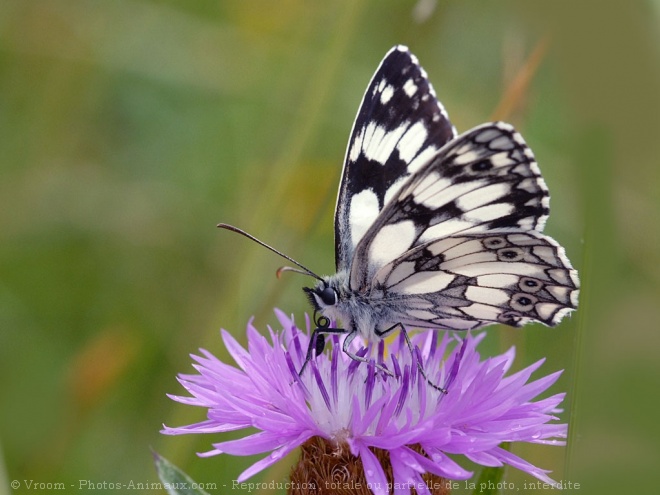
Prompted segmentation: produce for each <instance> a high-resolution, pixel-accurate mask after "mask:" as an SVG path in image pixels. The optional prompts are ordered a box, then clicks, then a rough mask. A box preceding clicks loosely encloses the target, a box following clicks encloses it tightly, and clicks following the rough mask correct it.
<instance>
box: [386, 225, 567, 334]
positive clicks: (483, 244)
mask: <svg viewBox="0 0 660 495" xmlns="http://www.w3.org/2000/svg"><path fill="white" fill-rule="evenodd" d="M373 286H374V287H375V288H377V292H378V293H380V294H382V297H383V299H387V300H389V301H396V303H395V304H394V307H396V308H400V309H399V310H398V311H399V315H398V316H399V317H400V318H399V319H401V320H402V323H404V324H408V325H410V326H418V327H420V326H421V327H434V328H450V329H455V330H467V329H472V328H477V327H480V326H483V325H486V324H490V323H504V324H507V325H512V326H521V325H523V324H525V323H527V322H529V321H539V322H541V323H544V324H546V325H549V326H554V325H556V324H557V323H559V321H560V320H561V319H562V317H563V316H564V315H565V314H566V313H568V312H570V311H572V310H574V309H575V308H576V307H577V297H578V278H577V272H576V271H575V270H573V268H572V267H571V264H570V262H569V260H568V258H567V257H566V255H565V253H564V250H563V248H562V247H561V246H559V245H558V244H557V243H556V242H555V241H554V240H553V239H551V238H550V237H547V236H545V235H543V234H541V233H538V232H534V231H530V232H511V233H499V234H497V233H487V234H475V235H467V236H455V237H447V238H443V239H440V240H435V241H431V242H428V243H426V244H423V245H420V246H418V247H417V248H415V249H413V250H411V251H409V252H407V253H405V254H404V255H403V256H402V257H400V258H399V259H397V260H395V261H393V262H391V263H388V264H387V265H386V266H384V267H382V268H381V269H380V270H379V271H378V273H377V275H376V277H375V279H374V281H373Z"/></svg>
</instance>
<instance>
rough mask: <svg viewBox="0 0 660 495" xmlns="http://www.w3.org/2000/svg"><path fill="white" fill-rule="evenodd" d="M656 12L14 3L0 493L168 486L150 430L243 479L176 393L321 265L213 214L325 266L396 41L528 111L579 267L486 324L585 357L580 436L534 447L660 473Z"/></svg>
mask: <svg viewBox="0 0 660 495" xmlns="http://www.w3.org/2000/svg"><path fill="white" fill-rule="evenodd" d="M659 21H660V2H658V1H650V0H649V1H629V2H613V1H611V2H610V1H608V2H603V1H600V2H595V1H584V2H569V1H561V2H547V1H546V2H540V1H525V2H524V1H501V2H482V1H478V0H467V1H462V2H458V1H453V2H451V1H438V2H436V1H434V0H419V1H417V0H411V1H401V0H387V1H382V0H371V1H368V0H341V1H335V2H321V1H302V0H286V1H280V2H272V1H266V0H259V1H218V0H207V1H197V2H186V1H184V0H160V1H157V0H152V1H148V0H144V1H128V0H116V1H92V0H68V1H65V0H41V1H39V0H31V1H30V0H3V1H2V3H0V401H1V402H0V404H1V406H0V428H1V429H0V444H1V450H2V457H3V462H2V463H1V464H0V466H4V468H0V493H12V490H11V488H9V483H10V481H11V480H14V479H18V480H20V481H21V485H22V487H21V488H19V489H18V490H17V491H16V492H17V493H28V492H29V491H30V490H27V489H26V487H25V483H24V481H23V480H34V481H36V482H41V483H54V482H64V483H65V484H66V486H67V489H68V490H69V491H76V492H77V491H80V490H78V489H77V487H78V486H79V480H85V481H90V482H93V483H102V482H104V481H105V482H108V483H110V482H119V483H124V484H126V483H129V482H130V481H131V480H132V481H133V482H134V483H144V482H149V481H156V480H157V477H156V474H155V471H154V469H153V465H152V459H151V453H150V450H149V449H150V447H151V448H153V449H155V450H156V451H158V452H159V453H161V454H162V455H164V456H165V457H167V458H169V459H170V460H172V461H173V462H175V463H176V464H178V465H179V466H181V467H182V468H184V469H185V470H187V471H188V472H189V473H190V474H191V475H192V476H193V477H194V478H195V479H197V480H198V481H200V482H217V483H218V488H217V489H216V490H211V492H212V493H232V491H231V489H230V488H231V482H232V480H233V479H235V478H236V477H237V475H238V474H239V473H240V472H242V471H243V469H245V468H246V467H247V466H248V465H249V464H251V463H252V462H254V461H255V460H256V459H258V457H255V458H238V459H237V458H231V457H225V456H219V457H214V458H209V459H198V458H197V457H196V455H195V452H198V451H205V450H207V449H208V448H209V447H210V443H211V442H212V441H219V440H224V439H228V438H231V435H214V436H185V437H167V436H163V435H161V434H160V433H159V429H160V427H161V424H162V423H166V424H168V425H171V426H176V425H182V424H188V423H191V422H195V421H199V420H201V419H203V418H204V414H203V411H198V410H195V409H193V408H190V407H187V406H184V405H181V404H178V403H174V402H173V401H171V400H169V399H168V398H167V397H166V396H165V394H166V393H177V394H182V393H183V390H182V389H181V387H180V386H179V385H178V383H177V382H176V380H175V376H176V374H177V373H180V372H190V371H191V370H192V368H191V366H190V358H189V357H188V354H189V353H191V352H195V351H196V350H197V349H198V348H199V347H205V348H207V349H209V350H211V351H213V352H214V353H216V354H217V355H219V356H222V357H223V358H226V352H225V350H224V348H223V346H222V343H221V340H220V338H219V334H218V329H219V328H220V327H223V328H226V329H228V330H230V331H231V332H232V333H233V334H234V335H235V336H237V337H238V338H240V339H243V338H244V328H245V324H246V322H247V320H248V318H249V317H250V316H252V315H256V322H257V325H258V326H259V327H260V328H263V329H264V331H265V328H266V324H268V323H270V324H274V323H275V322H276V320H275V318H274V316H273V314H272V308H273V307H275V306H277V307H280V308H282V309H284V310H285V311H287V312H293V313H295V314H296V315H297V316H298V318H301V317H302V314H303V312H304V311H305V310H306V309H307V308H306V301H305V299H304V297H303V295H302V293H301V292H300V286H301V285H303V284H305V283H308V282H309V281H308V280H304V279H302V278H300V277H298V276H295V275H291V276H286V277H283V278H282V279H281V280H277V279H276V278H275V275H274V272H275V269H276V268H277V267H278V266H280V265H281V260H280V259H278V258H277V257H275V256H274V255H272V254H271V253H269V252H267V251H265V250H264V249H262V248H260V247H258V246H256V245H254V244H252V243H249V242H248V241H247V240H245V239H243V238H241V237H239V236H237V235H235V234H232V233H230V232H226V231H219V230H217V229H216V228H215V225H216V223H218V222H220V221H223V222H228V223H233V224H235V225H238V226H241V227H243V228H245V229H247V230H249V231H250V232H252V233H254V234H255V235H258V236H259V237H260V238H262V239H263V240H265V241H267V242H269V243H271V244H272V245H274V246H277V247H278V248H279V249H281V250H283V251H284V252H286V253H288V254H290V255H291V256H293V257H295V258H296V259H298V260H300V261H301V262H302V263H304V264H306V265H307V266H309V267H310V268H311V269H313V270H315V271H317V272H322V273H328V272H331V271H332V270H333V259H334V258H333V252H332V250H333V242H332V236H333V233H332V230H331V227H332V214H333V211H332V210H333V208H334V200H335V195H336V187H337V184H338V180H339V173H340V169H341V161H342V159H343V154H344V150H345V146H346V140H347V138H348V134H349V131H350V128H351V124H352V121H353V118H354V116H355V113H356V111H357V108H358V104H359V102H360V99H361V97H362V94H363V91H364V89H365V88H366V85H367V83H368V81H369V79H370V77H371V75H372V73H373V71H374V70H375V68H376V67H377V65H378V63H379V61H380V59H381V58H382V56H383V55H384V54H385V52H386V51H387V50H388V49H389V48H390V47H391V46H393V45H395V44H398V43H403V44H407V45H409V46H410V47H411V49H412V51H413V52H414V53H415V54H416V55H417V56H418V57H419V59H420V60H421V63H422V65H423V66H424V67H425V68H426V70H427V72H428V73H429V75H430V78H431V80H432V82H433V84H434V85H435V88H436V91H437V93H438V95H439V97H440V98H441V99H442V101H443V102H444V104H445V106H446V108H447V109H448V111H449V114H450V116H451V118H452V120H453V121H454V123H455V124H456V127H457V128H458V130H459V131H465V130H467V129H469V128H471V127H473V126H475V125H478V124H480V123H482V122H484V121H487V120H489V119H492V118H504V119H506V120H508V121H510V122H512V123H513V124H515V125H516V126H517V127H518V129H519V130H520V131H521V132H522V133H523V135H524V136H525V138H526V139H527V141H528V143H529V144H530V146H531V147H532V148H533V149H534V151H535V153H536V156H537V159H538V161H539V164H540V166H541V169H542V170H543V174H544V177H545V178H546V181H547V183H548V186H549V188H550V191H551V193H552V198H553V200H552V214H551V216H550V220H549V223H548V226H547V229H546V231H547V232H548V233H549V234H550V235H552V236H553V237H555V238H556V239H558V240H559V241H560V242H561V243H562V244H563V245H564V246H565V247H566V249H567V251H568V253H569V255H570V258H571V260H572V261H573V263H574V265H576V266H577V268H578V269H579V270H580V274H581V278H582V284H583V290H582V294H581V303H580V309H579V311H578V312H577V313H575V315H574V316H573V317H572V318H571V319H568V320H567V321H565V322H563V323H562V324H561V325H560V327H559V328H556V329H553V330H548V329H545V328H543V327H540V326H538V327H535V328H531V327H528V328H527V329H526V330H524V331H517V330H512V329H506V328H500V329H493V330H491V332H490V334H489V338H488V339H487V341H486V345H485V347H484V352H485V353H488V352H500V351H501V350H504V349H506V348H508V346H510V345H514V344H515V345H516V347H517V349H518V353H519V363H518V366H519V367H522V366H524V365H527V364H530V363H531V362H534V361H536V360H538V359H540V358H541V357H544V356H547V358H548V359H547V363H546V365H545V366H544V367H543V368H542V370H543V371H545V372H551V371H554V370H556V369H565V370H566V372H565V374H564V375H563V376H562V378H561V379H560V381H559V382H558V384H557V385H555V386H554V387H553V389H552V392H559V391H562V390H566V391H568V392H569V397H568V399H567V401H566V403H565V406H566V410H565V412H564V413H563V419H564V420H566V421H569V422H570V425H571V433H570V444H569V446H568V447H567V448H558V447H549V446H538V445H533V446H517V447H516V448H515V450H514V452H516V453H518V454H520V455H523V456H525V457H526V458H527V459H529V460H530V461H531V462H534V463H536V464H538V465H540V466H542V467H547V468H550V469H552V470H553V471H554V473H553V475H552V476H553V477H554V478H555V479H558V480H569V481H571V482H573V483H580V484H581V488H580V490H579V493H584V494H587V493H588V494H591V493H594V494H596V493H598V494H604V493H649V489H650V488H649V487H654V485H655V490H653V489H652V488H651V489H650V490H651V492H653V491H657V483H656V482H655V480H654V479H653V475H654V474H656V473H657V467H658V465H660V453H659V452H660V448H659V447H658V438H657V433H658V426H657V412H656V410H655V407H654V406H655V404H656V397H657V386H658V368H659V364H658V361H659V360H658V342H659V340H660V332H658V329H659V327H660V324H659V323H658V322H659V321H660V304H659V303H660V297H659V296H660V289H659V286H660V284H659V283H658V281H659V279H660V256H659V245H660V220H659V219H658V217H659V214H660V209H659V208H658V203H659V202H660V199H659V198H660V180H659V179H660V177H659V175H660V173H659V169H660V167H658V164H659V163H658V162H659V161H660V158H659V157H660V138H659V137H658V130H659V129H660V126H659V125H658V124H659V123H660V84H659V83H660V64H659V63H658V61H659V57H660V51H659V50H660V43H659V41H660V40H659V37H660V30H658V26H659ZM292 460H293V458H291V457H290V458H288V459H287V460H285V461H283V462H281V463H279V464H278V465H276V466H274V467H273V468H272V469H270V470H268V471H266V472H264V473H262V474H261V475H259V476H257V477H255V478H254V479H253V481H268V480H278V481H281V480H283V479H284V478H285V477H286V476H287V472H288V465H289V463H290V462H291V461H292ZM507 479H508V480H510V481H512V482H516V483H518V486H519V487H521V491H523V492H524V490H523V489H522V482H523V481H525V480H527V481H530V480H531V478H530V477H528V476H524V475H521V474H520V473H518V472H516V471H515V470H513V469H510V470H508V472H507ZM223 484H224V485H227V487H228V488H222V485H223ZM72 485H73V486H72ZM542 491H543V490H538V491H528V492H525V493H536V492H542ZM105 492H110V491H109V490H96V493H105ZM115 493H116V492H115ZM149 493H154V491H153V490H152V491H149ZM262 493H269V492H268V491H264V492H262ZM457 493H460V492H457Z"/></svg>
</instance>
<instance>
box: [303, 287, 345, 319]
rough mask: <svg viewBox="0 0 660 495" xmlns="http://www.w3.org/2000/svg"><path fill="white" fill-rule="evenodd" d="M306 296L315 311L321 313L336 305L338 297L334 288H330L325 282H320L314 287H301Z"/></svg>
mask: <svg viewBox="0 0 660 495" xmlns="http://www.w3.org/2000/svg"><path fill="white" fill-rule="evenodd" d="M303 290H304V291H305V293H306V294H307V299H309V302H310V304H311V305H312V306H313V307H314V309H315V310H316V311H321V312H323V310H324V309H326V308H329V307H332V306H334V305H335V304H337V301H338V300H339V295H338V294H337V291H336V290H335V288H334V287H331V286H330V285H329V284H328V282H327V281H326V280H321V281H320V282H319V283H318V284H316V287H313V288H310V287H303Z"/></svg>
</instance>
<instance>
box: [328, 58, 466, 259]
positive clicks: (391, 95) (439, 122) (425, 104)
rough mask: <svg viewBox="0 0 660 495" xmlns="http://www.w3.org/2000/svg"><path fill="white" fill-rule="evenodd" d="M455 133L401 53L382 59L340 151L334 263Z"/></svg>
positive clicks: (347, 256)
mask: <svg viewBox="0 0 660 495" xmlns="http://www.w3.org/2000/svg"><path fill="white" fill-rule="evenodd" d="M455 135H456V132H455V130H454V127H453V126H452V124H451V122H450V121H449V118H448V117H447V114H446V112H445V110H444V108H443V107H442V105H441V104H440V103H439V102H438V100H437V98H436V97H435V92H434V90H433V87H432V86H431V84H430V83H429V81H428V79H427V77H426V73H425V72H424V70H423V69H422V68H421V67H420V66H419V64H418V62H417V59H416V58H415V57H414V55H412V54H411V53H410V52H409V51H408V49H407V48H405V47H402V46H397V47H394V48H393V49H392V50H390V52H389V53H388V54H387V55H386V56H385V58H384V60H383V62H382V63H381V65H380V67H379V68H378V70H377V71H376V73H375V75H374V77H373V79H372V80H371V83H370V84H369V86H368V88H367V91H366V93H365V95H364V98H363V100H362V104H361V106H360V110H359V111H358V115H357V117H356V119H355V123H354V124H353V130H352V132H351V138H350V140H349V143H348V148H347V150H346V158H345V161H344V169H343V173H342V179H341V184H340V186H339V194H338V197H337V206H336V211H335V262H336V267H337V271H342V270H347V269H348V268H349V267H350V264H351V261H352V259H353V252H354V250H355V247H356V246H357V244H358V242H359V241H360V239H361V238H362V236H363V235H364V233H365V232H366V231H367V230H368V229H369V227H371V226H372V224H373V223H374V221H375V220H376V218H377V217H378V214H379V213H380V211H381V210H382V209H383V208H384V206H385V205H386V204H387V203H388V201H389V200H390V199H391V198H392V197H394V195H395V193H396V192H397V191H398V189H399V188H400V186H401V185H402V184H403V182H404V181H405V179H406V178H407V177H409V176H410V175H411V174H413V173H414V172H415V171H416V170H418V169H419V168H421V167H422V166H423V165H424V164H426V163H427V162H428V160H429V159H431V158H432V157H433V156H434V155H435V154H436V153H437V151H438V150H439V149H440V148H441V147H442V146H443V145H444V144H445V143H447V142H448V141H450V140H451V139H453V138H454V136H455Z"/></svg>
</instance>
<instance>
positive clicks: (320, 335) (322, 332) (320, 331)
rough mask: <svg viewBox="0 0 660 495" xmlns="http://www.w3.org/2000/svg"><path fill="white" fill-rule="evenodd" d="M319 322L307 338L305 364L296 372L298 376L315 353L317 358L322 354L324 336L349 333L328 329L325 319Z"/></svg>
mask: <svg viewBox="0 0 660 495" xmlns="http://www.w3.org/2000/svg"><path fill="white" fill-rule="evenodd" d="M323 318H325V317H323ZM319 321H321V324H319V323H318V322H317V325H318V326H317V327H316V328H315V329H314V331H313V332H312V335H311V337H310V338H309V345H308V346H307V354H306V355H305V362H304V363H303V365H302V367H301V368H300V371H299V372H298V376H302V374H303V371H305V368H306V367H307V364H308V363H309V362H310V361H311V360H312V357H314V352H315V351H316V355H317V356H318V355H319V354H321V353H322V352H323V348H324V347H325V336H326V335H328V334H344V333H349V332H348V331H347V330H345V329H343V328H330V321H329V320H328V319H327V318H325V320H319ZM322 323H325V325H323V324H322Z"/></svg>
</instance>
